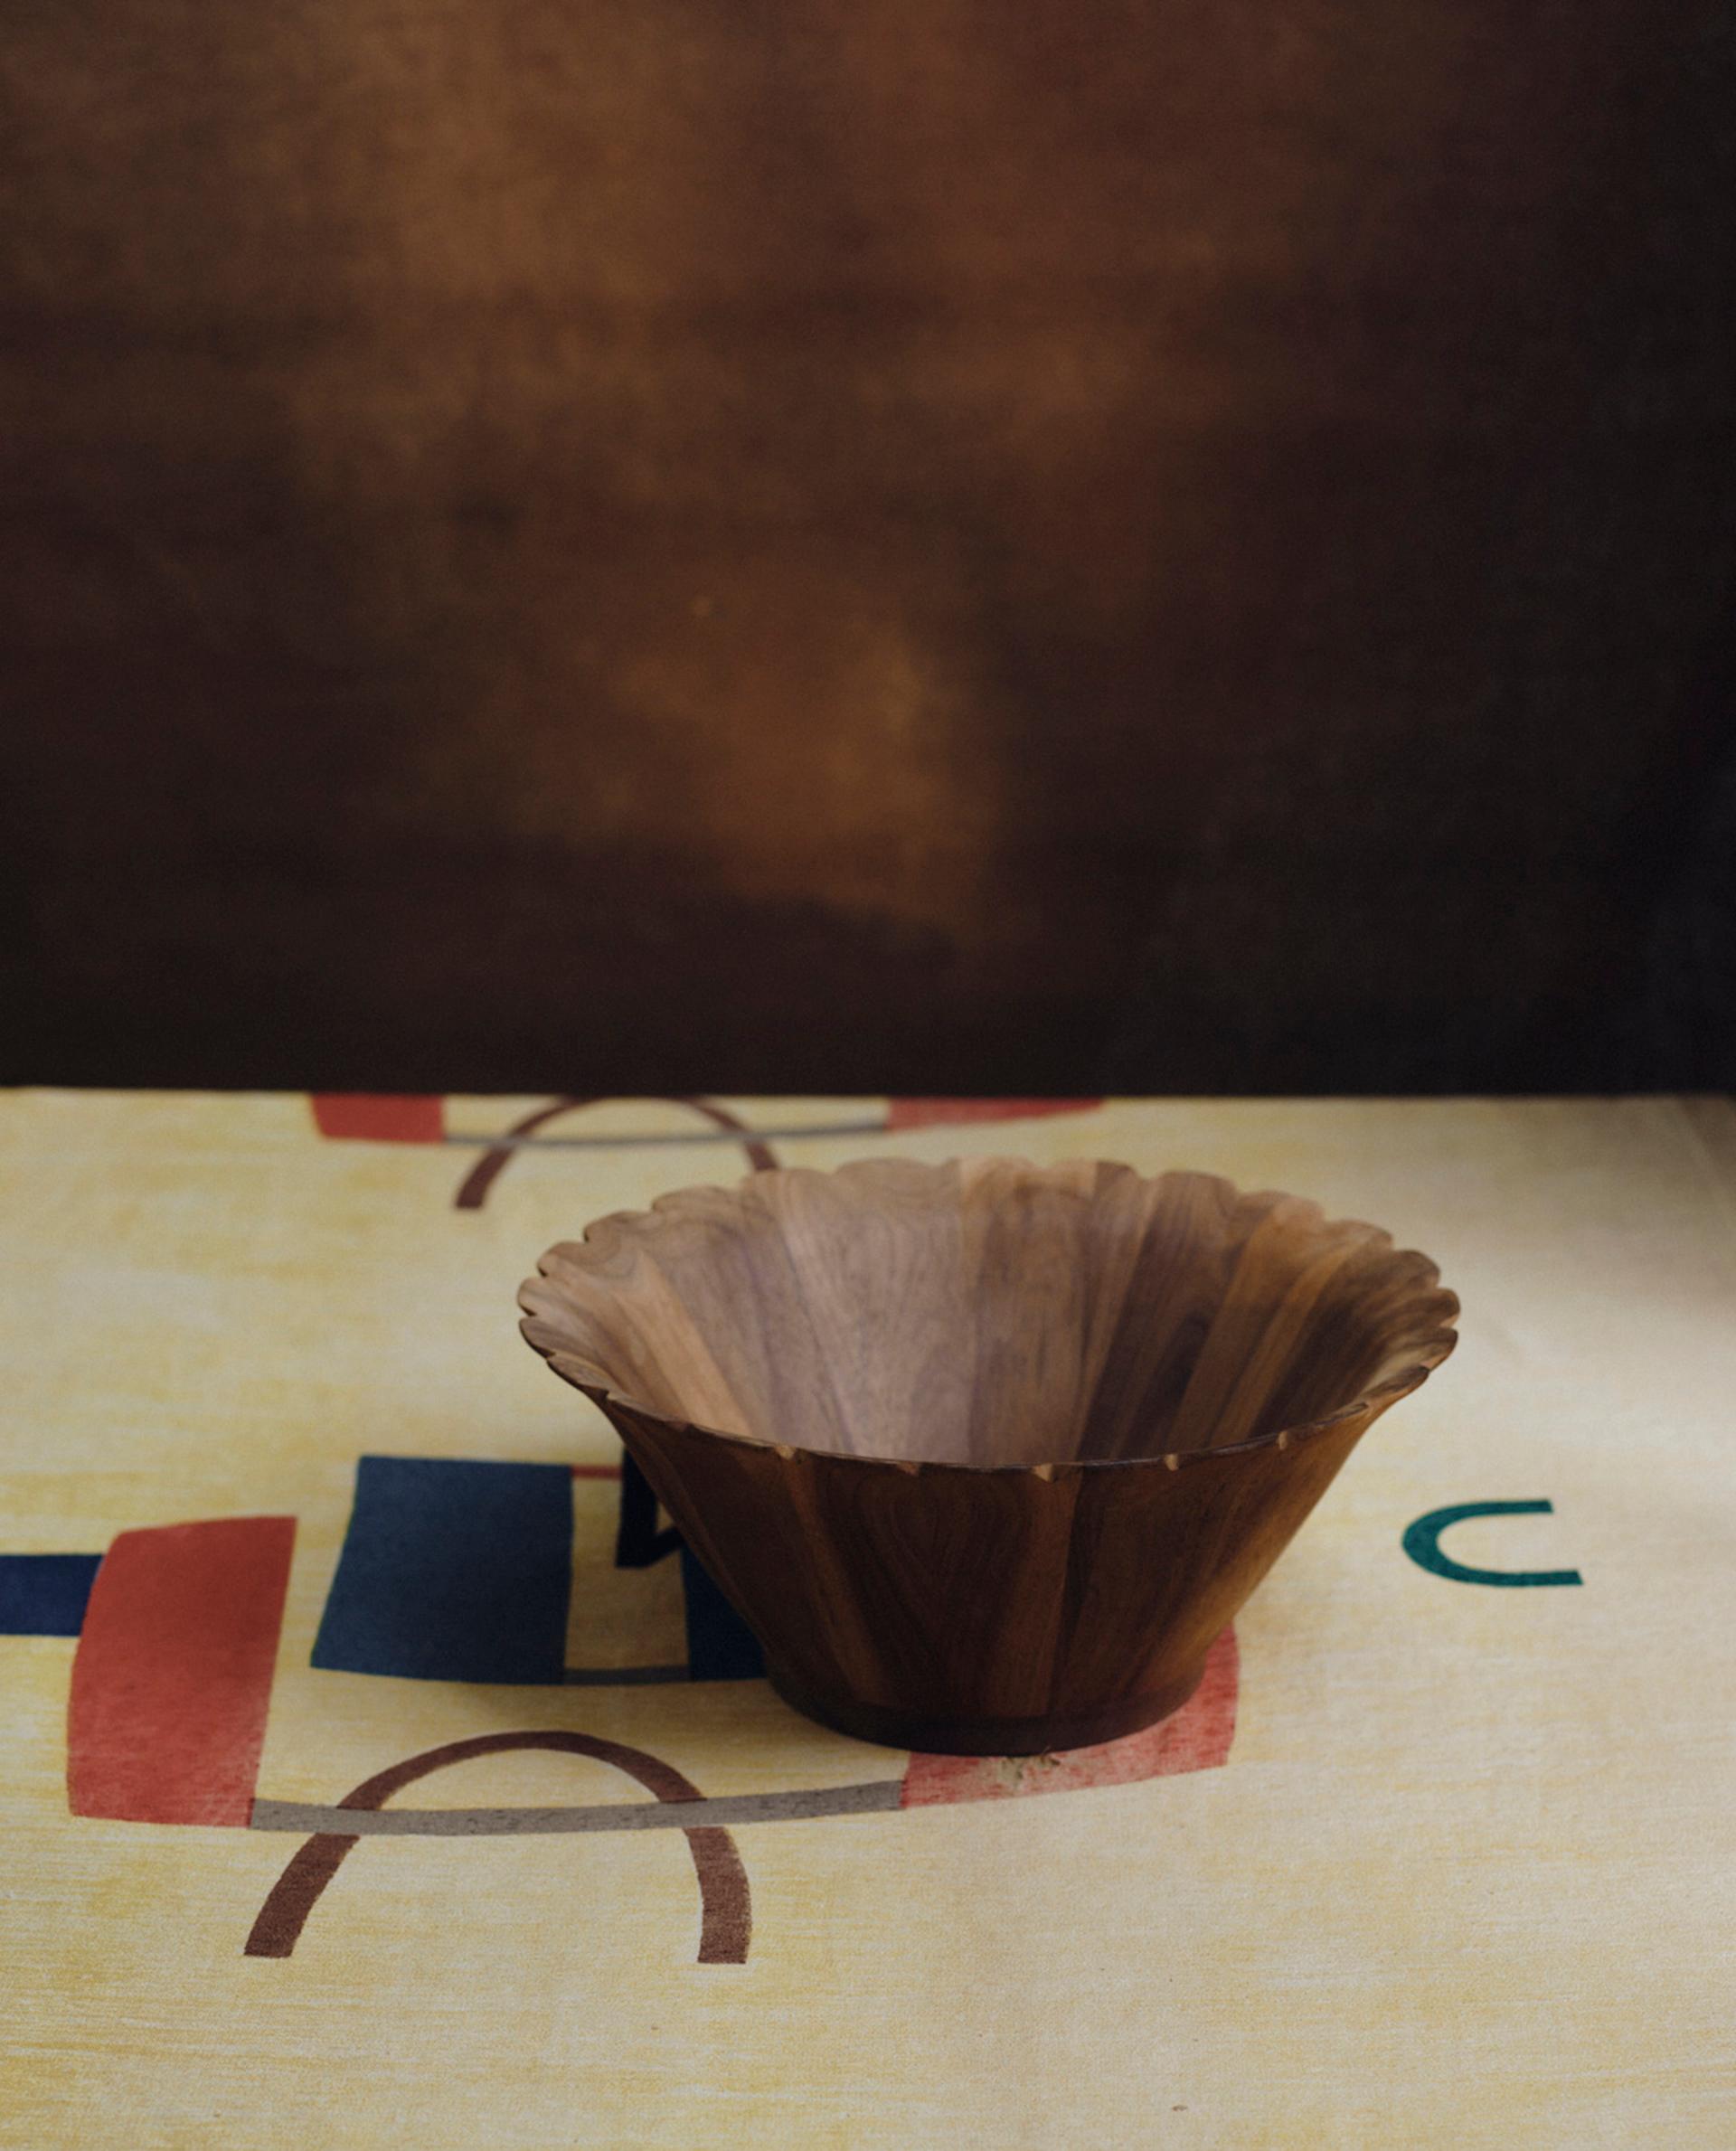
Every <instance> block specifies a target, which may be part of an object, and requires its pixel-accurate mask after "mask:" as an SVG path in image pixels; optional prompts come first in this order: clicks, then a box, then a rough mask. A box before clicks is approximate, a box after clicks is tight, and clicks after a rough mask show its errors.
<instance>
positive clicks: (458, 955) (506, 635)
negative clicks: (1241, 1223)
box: [0, 0, 1736, 1092]
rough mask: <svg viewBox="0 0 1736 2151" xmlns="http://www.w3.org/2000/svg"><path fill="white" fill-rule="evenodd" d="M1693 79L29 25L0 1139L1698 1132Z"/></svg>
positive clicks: (679, 20) (1344, 58) (794, 10)
mask: <svg viewBox="0 0 1736 2151" xmlns="http://www.w3.org/2000/svg"><path fill="white" fill-rule="evenodd" d="M1728 22H1729V15H1728V11H1727V10H1726V9H1724V8H1722V7H1714V6H1712V5H1700V4H1697V0H1693V4H1689V5H1683V6H1680V7H1676V8H1671V9H1666V10H1664V11H1659V10H1658V9H1657V8H1656V6H1653V5H1645V4H1643V0H1580V4H1578V5H1571V6H1568V5H1553V4H1551V0H1482V4H1480V5H1479V4H1477V0H1407V4H1406V5H1393V0H1271V4H1270V5H1243V4H1241V0H1148V4H1147V5H1115V4H1112V0H1014V5H1007V4H1006V0H995V4H994V5H989V4H988V0H983V4H981V5H959V4H958V0H851V4H850V5H834V4H833V0H818V4H816V0H801V4H799V5H797V4H796V0H758V4H755V0H734V4H732V5H726V6H718V5H711V4H710V0H707V4H705V5H697V4H694V5H680V4H677V0H643V4H641V5H634V6H624V5H602V4H600V0H563V4H561V5H555V4H553V0H417V4H415V5H411V4H410V0H278V4H277V5H273V6H271V7H269V8H258V7H246V6H235V5H221V4H220V0H182V4H181V5H166V6H165V5H163V0H150V4H149V5H146V0H91V4H90V5H86V6H84V7H81V8H76V9H75V8H71V7H66V6H59V5H52V4H44V0H26V4H25V5H23V6H21V7H17V8H14V9H13V10H12V11H10V12H9V14H8V21H7V27H6V31H5V36H4V39H3V40H0V68H3V69H4V74H5V94H6V97H7V99H8V101H9V104H10V107H11V112H10V117H9V118H8V120H7V123H6V125H5V128H4V133H3V134H0V157H3V158H4V160H5V171H6V175H7V179H8V183H9V184H8V190H7V193H8V199H7V203H6V205H5V218H4V222H3V223H0V234H3V238H0V243H4V244H5V247H6V248H7V250H9V253H10V256H11V266H10V269H9V272H8V274H7V277H6V281H5V366H4V375H3V376H0V396H4V406H3V408H4V411H5V423H4V439H0V452H3V453H4V459H5V536H4V544H5V552H4V562H5V566H4V574H5V580H4V591H5V611H6V615H7V618H6V623H5V625H6V635H5V647H4V654H3V655H0V690H4V693H5V697H6V703H7V711H8V725H9V736H10V738H11V739H12V741H14V752H13V755H12V758H11V759H12V763H13V768H14V781H13V782H12V784H11V785H10V786H9V788H8V793H7V801H6V814H7V817H8V822H9V825H10V826H9V830H8V838H9V841H8V844H7V847H6V861H5V873H6V876H7V879H8V881H9V882H10V883H11V892H12V894H13V896H14V900H15V901H14V915H15V919H16V922H17V930H16V931H15V933H14V936H13V937H12V941H11V951H10V963H11V976H10V979H9V982H8V986H9V991H8V1000H9V1003H10V1005H11V1006H12V1007H13V1009H14V1012H15V1020H14V1024H13V1027H12V1030H11V1033H10V1038H9V1042H8V1043H7V1045H6V1048H5V1065H4V1067H0V1075H4V1076H5V1077H6V1078H8V1079H11V1080H21V1079H49V1080H81V1081H156V1082H188V1081H204V1082H222V1083H229V1082H283V1083H298V1082H306V1083H310V1084H319V1085H325V1086H329V1087H375V1088H395V1087H444V1086H450V1087H453V1088H468V1087H477V1088H484V1087H505V1088H520V1087H524V1088H534V1087H542V1086H550V1087H555V1088H558V1089H561V1090H593V1089H603V1090H624V1089H626V1090H630V1089H635V1088H646V1087H655V1088H659V1089H669V1088H677V1089H678V1088H686V1087H694V1086H703V1087H709V1088H720V1089H729V1088H743V1089H747V1088H756V1087H761V1086H764V1087H772V1086H777V1085H789V1086H811V1087H822V1088H829V1089H850V1088H867V1089H874V1088H881V1087H889V1088H900V1089H910V1090H969V1089H986V1090H995V1089H1001V1090H1017V1091H1020V1092H1029V1091H1033V1090H1080V1091H1084V1090H1097V1089H1099V1088H1100V1087H1102V1086H1103V1085H1104V1084H1105V1083H1113V1084H1116V1085H1118V1086H1120V1087H1124V1088H1153V1089H1165V1088H1183V1089H1189V1088H1191V1089H1224V1088H1227V1089H1312V1088H1322V1089H1333V1088H1341V1089H1354V1088H1376V1089H1381V1088H1385V1089H1405V1088H1424V1089H1429V1088H1476V1087H1505V1088H1517V1087H1524V1086H1527V1085H1531V1084H1543V1085H1571V1084H1584V1085H1590V1086H1593V1087H1596V1086H1599V1085H1611V1084H1614V1083H1617V1082H1623V1081H1642V1082H1643V1081H1661V1082H1697V1083H1705V1082H1712V1081H1717V1080H1722V1070H1723V1066H1724V1061H1723V1056H1724V1054H1725V1052H1726V1051H1727V1048H1728V1043H1729V1039H1730V1035H1731V1033H1730V1030H1729V1027H1728V1026H1729V1015H1730V1009H1731V1005H1732V1003H1733V1002H1736V983H1733V982H1732V972H1731V956H1730V948H1731V943H1730V940H1729V939H1727V938H1726V937H1727V933H1728V930H1729V926H1730V911H1731V877H1730V873H1729V871H1728V868H1727V866H1726V865H1725V863H1724V862H1725V861H1726V860H1727V857H1728V856H1729V852H1728V851H1727V849H1726V846H1727V845H1728V846H1729V847H1730V848H1731V849H1736V787H1732V785H1731V782H1730V776H1731V771H1732V769H1736V764H1732V762H1731V755H1730V746H1729V742H1730V738H1731V728H1730V723H1729V696H1730V689H1731V663H1730V657H1731V652H1730V647H1729V646H1728V643H1727V642H1725V641H1722V640H1721V637H1723V636H1724V635H1725V633H1726V628H1727V622H1728V619H1729V617H1730V600H1731V582H1732V573H1731V567H1732V518H1731V451H1732V448H1736V393H1733V391H1732V370H1731V361H1732V343H1733V342H1736V337H1733V336H1732V320H1731V304H1730V296H1729V278H1730V267H1731V265H1730V260H1729V252H1728V245H1727V241H1728V225H1727V216H1728V212H1727V210H1726V207H1725V203H1726V200H1727V198H1729V197H1730V196H1731V194H1732V193H1736V171H1732V163H1733V162H1736V160H1733V159H1732V156H1731V147H1732V134H1731V117H1730V115H1731V93H1732V89H1736V66H1733V65H1732V61H1731V39H1730V36H1729V34H1728V29H1727V24H1728ZM1721 788H1722V789H1721Z"/></svg>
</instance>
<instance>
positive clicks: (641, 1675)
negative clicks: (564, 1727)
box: [561, 1665, 693, 1688]
mask: <svg viewBox="0 0 1736 2151" xmlns="http://www.w3.org/2000/svg"><path fill="white" fill-rule="evenodd" d="M561 1679H562V1680H563V1681H564V1682H565V1683H566V1684H567V1686H568V1687H569V1688H637V1686H638V1685H639V1684H640V1682H641V1681H690V1680H692V1679H693V1675H692V1674H691V1673H689V1672H688V1670H687V1668H686V1667H685V1666H684V1665H569V1666H568V1667H567V1669H566V1671H565V1673H563V1674H562V1675H561Z"/></svg>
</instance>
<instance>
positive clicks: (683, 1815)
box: [249, 1778, 904, 1837]
mask: <svg viewBox="0 0 1736 2151" xmlns="http://www.w3.org/2000/svg"><path fill="white" fill-rule="evenodd" d="M903 1789H904V1788H903V1785H902V1782H901V1780H900V1779H899V1778H877V1779H875V1780H874V1781H873V1782H872V1783H870V1784H867V1785H833V1786H814V1787H810V1788H808V1789H807V1790H806V1791H804V1792H769V1793H726V1794H724V1795H723V1796H722V1797H721V1798H719V1799H715V1800H629V1801H625V1802H623V1803H621V1804H620V1805H618V1806H616V1807H319V1806H317V1805H316V1804H315V1803H313V1802H312V1801H306V1800H255V1801H254V1803H253V1813H252V1816H251V1817H250V1823H249V1827H250V1828H251V1829H255V1830H290V1831H294V1832H295V1833H296V1834H297V1835H307V1836H315V1837H515V1836H529V1837H536V1836H551V1835H560V1834H561V1833H563V1832H567V1831H572V1830H703V1829H724V1828H732V1827H734V1826H738V1825H740V1824H742V1823H787V1822H809V1821H812V1820H814V1819H815V1818H816V1817H818V1816H827V1815H882V1814H888V1813H891V1812H892V1810H894V1809H895V1808H897V1807H899V1805H900V1803H901V1797H902V1795H903Z"/></svg>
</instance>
